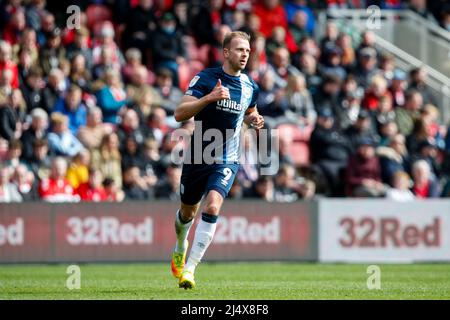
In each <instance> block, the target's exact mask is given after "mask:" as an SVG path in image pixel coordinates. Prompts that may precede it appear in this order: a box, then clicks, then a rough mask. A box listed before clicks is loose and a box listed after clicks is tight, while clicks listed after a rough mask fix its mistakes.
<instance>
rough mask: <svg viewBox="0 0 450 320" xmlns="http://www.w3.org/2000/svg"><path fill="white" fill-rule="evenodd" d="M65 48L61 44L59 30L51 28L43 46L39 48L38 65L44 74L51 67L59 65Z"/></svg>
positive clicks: (64, 55) (63, 58) (47, 72)
mask: <svg viewBox="0 0 450 320" xmlns="http://www.w3.org/2000/svg"><path fill="white" fill-rule="evenodd" d="M65 57H66V50H65V48H64V47H63V46H62V45H61V30H60V29H59V28H55V29H53V31H52V32H51V33H50V34H49V35H48V38H47V41H46V43H45V46H44V47H43V48H42V49H41V50H40V54H39V60H40V66H41V68H42V70H43V71H44V74H45V75H48V74H49V72H50V70H51V69H54V68H58V67H60V61H62V60H65Z"/></svg>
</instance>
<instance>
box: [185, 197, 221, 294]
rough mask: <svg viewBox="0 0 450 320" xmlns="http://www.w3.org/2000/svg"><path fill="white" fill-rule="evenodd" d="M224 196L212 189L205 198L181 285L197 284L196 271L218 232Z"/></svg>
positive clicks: (191, 285)
mask: <svg viewBox="0 0 450 320" xmlns="http://www.w3.org/2000/svg"><path fill="white" fill-rule="evenodd" d="M222 203H223V196H222V194H221V193H219V192H218V191H216V190H210V191H209V192H208V194H207V196H206V199H205V200H204V205H203V212H202V217H201V220H200V222H199V223H198V225H197V228H196V230H195V236H194V241H193V243H192V248H191V251H190V253H189V259H188V261H187V263H186V266H185V267H184V269H183V272H182V275H181V277H180V282H179V286H180V287H183V288H185V289H188V288H189V289H191V288H193V287H194V286H195V280H194V272H195V268H196V267H197V265H198V264H199V263H200V261H201V260H202V257H203V255H204V254H205V252H206V250H207V249H208V247H209V245H210V244H211V241H212V239H213V237H214V233H215V232H216V225H217V223H216V222H217V218H218V215H219V212H220V208H221V207H222Z"/></svg>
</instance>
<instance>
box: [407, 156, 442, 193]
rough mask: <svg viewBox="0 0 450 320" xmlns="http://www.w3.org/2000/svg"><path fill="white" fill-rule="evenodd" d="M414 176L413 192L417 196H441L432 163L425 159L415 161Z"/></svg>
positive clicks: (413, 166)
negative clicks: (432, 171) (432, 170)
mask: <svg viewBox="0 0 450 320" xmlns="http://www.w3.org/2000/svg"><path fill="white" fill-rule="evenodd" d="M412 177H413V181H414V185H413V187H412V192H413V193H414V195H415V196H416V197H417V198H437V197H439V195H440V191H439V184H438V182H437V181H436V178H435V177H434V176H433V175H432V173H431V168H430V165H429V164H428V163H427V162H426V161H425V160H418V161H416V162H414V163H413V165H412Z"/></svg>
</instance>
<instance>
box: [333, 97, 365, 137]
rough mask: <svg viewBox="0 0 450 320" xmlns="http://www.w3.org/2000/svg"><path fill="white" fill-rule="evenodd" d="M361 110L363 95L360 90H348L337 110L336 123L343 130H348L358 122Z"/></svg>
mask: <svg viewBox="0 0 450 320" xmlns="http://www.w3.org/2000/svg"><path fill="white" fill-rule="evenodd" d="M361 110H362V109H361V96H360V93H359V92H358V90H352V91H348V92H347V93H346V94H345V96H344V98H343V99H342V100H341V103H340V105H339V107H338V108H337V109H336V110H335V113H336V124H337V125H338V127H339V128H340V129H341V130H346V129H347V128H349V127H350V126H353V125H354V124H355V123H356V122H357V120H358V116H359V113H360V111H361Z"/></svg>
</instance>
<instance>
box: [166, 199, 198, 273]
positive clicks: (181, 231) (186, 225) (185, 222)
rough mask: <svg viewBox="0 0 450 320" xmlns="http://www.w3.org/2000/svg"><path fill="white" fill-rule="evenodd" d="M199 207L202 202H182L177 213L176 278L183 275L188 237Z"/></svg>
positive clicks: (173, 270) (174, 254)
mask: <svg viewBox="0 0 450 320" xmlns="http://www.w3.org/2000/svg"><path fill="white" fill-rule="evenodd" d="M199 207H200V202H199V203H197V204H194V205H188V204H185V203H183V202H181V206H180V209H179V210H178V211H177V213H176V217H175V234H176V236H177V241H176V243H175V248H174V250H173V253H172V263H171V269H172V274H173V276H174V277H176V278H179V277H180V276H181V272H182V271H183V268H184V265H185V261H186V253H187V249H188V246H189V242H188V240H187V238H188V236H189V230H190V229H191V227H192V224H193V223H194V218H195V216H196V214H197V211H198V208H199Z"/></svg>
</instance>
